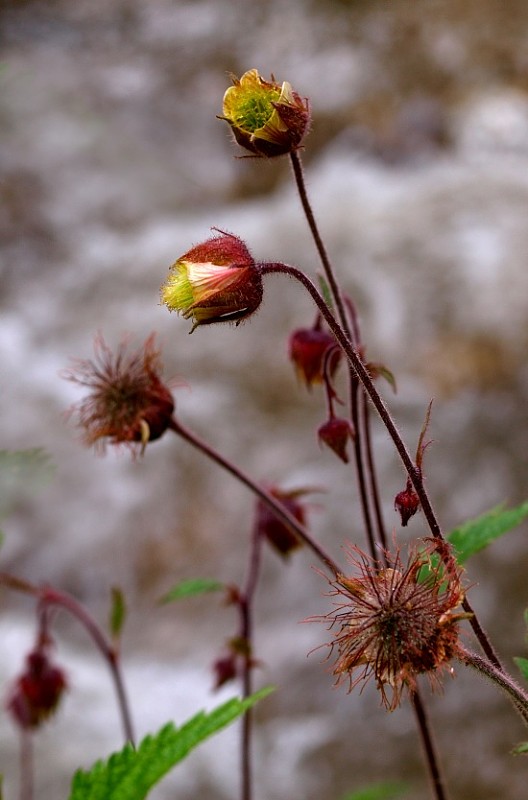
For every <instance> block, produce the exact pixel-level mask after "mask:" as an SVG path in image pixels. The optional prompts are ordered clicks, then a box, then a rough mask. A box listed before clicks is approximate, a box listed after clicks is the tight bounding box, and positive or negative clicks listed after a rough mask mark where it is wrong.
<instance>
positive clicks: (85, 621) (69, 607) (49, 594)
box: [39, 586, 134, 745]
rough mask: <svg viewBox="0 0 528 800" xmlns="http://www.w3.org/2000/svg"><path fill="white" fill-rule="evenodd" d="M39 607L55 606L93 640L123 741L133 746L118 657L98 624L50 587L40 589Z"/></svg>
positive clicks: (73, 601)
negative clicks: (104, 666)
mask: <svg viewBox="0 0 528 800" xmlns="http://www.w3.org/2000/svg"><path fill="white" fill-rule="evenodd" d="M39 594H40V607H41V609H42V610H43V611H44V610H45V609H46V608H48V607H50V606H57V607H59V608H62V609H64V610H65V611H68V612H69V613H70V614H71V615H72V616H73V617H75V618H76V619H77V621H78V622H80V623H81V625H82V626H83V627H84V628H85V630H86V631H87V632H88V634H89V635H90V636H91V638H92V639H93V641H94V643H95V645H96V647H97V648H98V650H99V651H100V653H101V654H102V656H103V657H104V659H105V660H106V662H107V663H108V667H109V669H110V673H111V676H112V680H113V683H114V688H115V692H116V695H117V702H118V706H119V711H120V714H121V722H122V725H123V732H124V735H125V741H127V742H130V744H132V745H134V730H133V726H132V719H131V715H130V705H129V702H128V698H127V694H126V690H125V685H124V681H123V676H122V673H121V666H120V663H119V655H118V653H117V651H116V649H115V648H114V647H113V646H112V645H111V644H110V643H109V642H108V641H107V639H106V637H105V635H104V634H103V632H102V631H101V629H100V627H99V626H98V624H97V623H96V622H95V620H94V619H92V617H91V616H90V614H89V613H88V612H87V611H86V609H85V608H84V606H82V605H81V604H80V603H79V602H77V600H75V598H73V597H72V596H71V595H69V594H66V592H61V591H59V590H57V589H54V588H53V587H52V586H44V587H43V588H42V589H40V592H39Z"/></svg>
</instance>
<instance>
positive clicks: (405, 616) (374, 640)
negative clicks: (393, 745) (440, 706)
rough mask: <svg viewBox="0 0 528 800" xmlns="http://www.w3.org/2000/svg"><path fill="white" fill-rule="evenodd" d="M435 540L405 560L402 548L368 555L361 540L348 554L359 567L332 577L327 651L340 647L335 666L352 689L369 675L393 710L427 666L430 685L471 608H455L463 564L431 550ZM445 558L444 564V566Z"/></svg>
mask: <svg viewBox="0 0 528 800" xmlns="http://www.w3.org/2000/svg"><path fill="white" fill-rule="evenodd" d="M437 549H438V544H437V542H436V541H431V540H425V549H423V550H421V551H416V550H415V551H411V553H410V555H409V559H408V561H407V563H406V564H404V563H403V562H402V559H401V556H400V552H399V551H398V552H397V553H396V555H395V556H394V557H391V556H390V555H389V554H388V553H387V554H386V562H385V561H383V562H382V561H373V560H372V559H370V558H369V557H368V556H366V555H365V554H364V553H362V552H361V551H360V550H359V548H356V547H352V548H351V549H350V553H349V555H350V559H351V563H352V564H353V566H355V567H356V569H357V570H358V572H359V574H358V576H357V577H346V576H345V575H342V576H340V577H339V578H338V579H336V580H335V581H332V586H333V591H332V592H331V594H332V595H334V596H336V597H338V598H339V600H338V603H337V604H336V610H335V611H333V612H331V613H330V614H329V615H328V616H327V617H326V618H325V619H329V620H330V622H331V628H333V629H336V634H335V636H334V638H333V641H332V642H331V643H330V648H331V652H334V651H336V652H337V660H336V662H335V664H334V667H333V673H334V675H335V676H336V677H337V683H341V682H342V681H348V684H349V691H351V690H352V689H353V688H354V687H355V686H356V685H357V684H358V683H360V682H362V681H367V680H368V679H369V678H371V677H374V679H375V681H376V684H377V687H378V689H379V690H380V692H381V697H382V702H383V704H384V705H385V707H386V708H387V709H389V710H390V711H392V710H393V709H395V708H396V707H397V706H398V705H399V703H400V699H401V696H402V692H403V691H404V689H408V690H411V691H413V690H414V689H415V688H416V679H417V676H418V675H421V674H426V675H427V676H428V677H429V679H430V682H431V685H432V686H433V687H434V686H436V685H438V683H439V680H438V673H439V671H440V670H442V669H444V670H446V669H447V670H449V661H450V660H451V659H452V658H453V657H454V656H456V655H457V654H458V652H459V651H458V640H459V622H460V620H461V619H465V618H466V617H467V616H468V615H467V614H465V613H464V612H460V611H457V608H458V607H459V606H460V604H461V602H462V600H463V598H464V591H463V589H462V585H461V569H460V568H459V567H458V566H457V565H456V563H455V561H454V559H453V558H452V557H451V556H449V555H448V554H446V555H445V558H444V559H443V560H441V561H440V559H439V558H438V553H437V554H436V560H435V559H434V558H433V554H434V553H435V551H436V550H437ZM446 564H447V566H446Z"/></svg>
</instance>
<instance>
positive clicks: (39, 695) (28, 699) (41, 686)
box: [7, 649, 67, 728]
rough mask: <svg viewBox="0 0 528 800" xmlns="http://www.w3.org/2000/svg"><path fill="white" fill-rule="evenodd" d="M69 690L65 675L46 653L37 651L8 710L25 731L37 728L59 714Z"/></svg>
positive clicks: (23, 674) (15, 691) (31, 655)
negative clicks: (60, 705)
mask: <svg viewBox="0 0 528 800" xmlns="http://www.w3.org/2000/svg"><path fill="white" fill-rule="evenodd" d="M66 686H67V684H66V678H65V676H64V673H63V671H62V670H61V669H60V668H59V667H56V666H53V665H52V664H51V662H50V661H49V659H48V656H47V655H46V654H45V652H44V651H43V650H42V649H36V650H33V651H32V652H31V653H29V655H28V656H27V658H26V666H25V670H24V672H23V673H22V674H21V675H20V676H19V678H18V679H17V681H16V684H15V686H14V688H13V690H12V692H11V695H10V697H9V699H8V701H7V709H8V711H9V712H10V713H11V716H12V717H13V719H14V720H15V722H16V723H17V724H18V725H19V726H20V727H21V728H37V727H39V725H41V724H42V723H43V722H44V721H45V720H46V719H48V717H49V716H51V715H52V714H53V713H54V712H55V711H56V709H57V706H58V704H59V701H60V699H61V697H62V694H63V692H64V690H65V689H66Z"/></svg>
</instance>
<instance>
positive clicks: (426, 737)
mask: <svg viewBox="0 0 528 800" xmlns="http://www.w3.org/2000/svg"><path fill="white" fill-rule="evenodd" d="M411 703H412V706H413V709H414V714H415V717H416V719H417V721H418V730H419V731H420V738H421V741H422V747H423V750H424V754H425V758H426V761H427V765H428V768H429V775H430V778H431V784H432V788H433V792H434V796H435V798H436V800H447V792H446V788H445V786H444V782H443V780H442V776H441V774H440V770H439V766H438V764H439V760H438V754H437V752H436V747H435V744H434V741H433V738H432V736H431V729H430V725H429V722H428V719H427V715H426V711H425V707H424V705H423V703H422V699H421V697H420V694H419V692H417V691H413V692H411Z"/></svg>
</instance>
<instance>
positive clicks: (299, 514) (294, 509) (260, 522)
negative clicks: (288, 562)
mask: <svg viewBox="0 0 528 800" xmlns="http://www.w3.org/2000/svg"><path fill="white" fill-rule="evenodd" d="M305 491H307V490H302V489H297V490H292V491H290V492H287V491H283V490H281V489H279V488H276V487H274V488H272V489H270V494H271V495H273V497H275V498H276V499H277V500H279V501H280V503H281V505H283V506H284V508H285V509H286V510H287V511H289V512H290V514H291V515H292V516H293V517H295V519H296V520H297V521H298V522H300V523H301V525H304V524H305V521H306V512H305V508H304V506H303V505H302V503H300V502H299V500H298V498H299V495H301V494H304V492H305ZM256 524H257V527H258V530H259V533H260V534H261V535H262V536H264V537H265V538H266V539H267V540H268V542H269V543H270V544H271V545H272V547H273V548H274V549H275V550H277V552H279V553H280V554H281V555H282V556H289V555H290V553H291V552H292V551H293V550H296V549H297V548H298V547H301V545H302V542H301V540H300V539H299V537H298V536H296V534H295V533H294V532H293V531H291V530H290V529H289V528H288V526H287V525H285V524H284V522H281V520H280V519H278V518H277V517H276V516H275V514H274V513H273V511H272V510H271V508H269V507H268V506H267V505H265V504H264V503H263V502H262V501H259V502H258V504H257V521H256Z"/></svg>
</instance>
